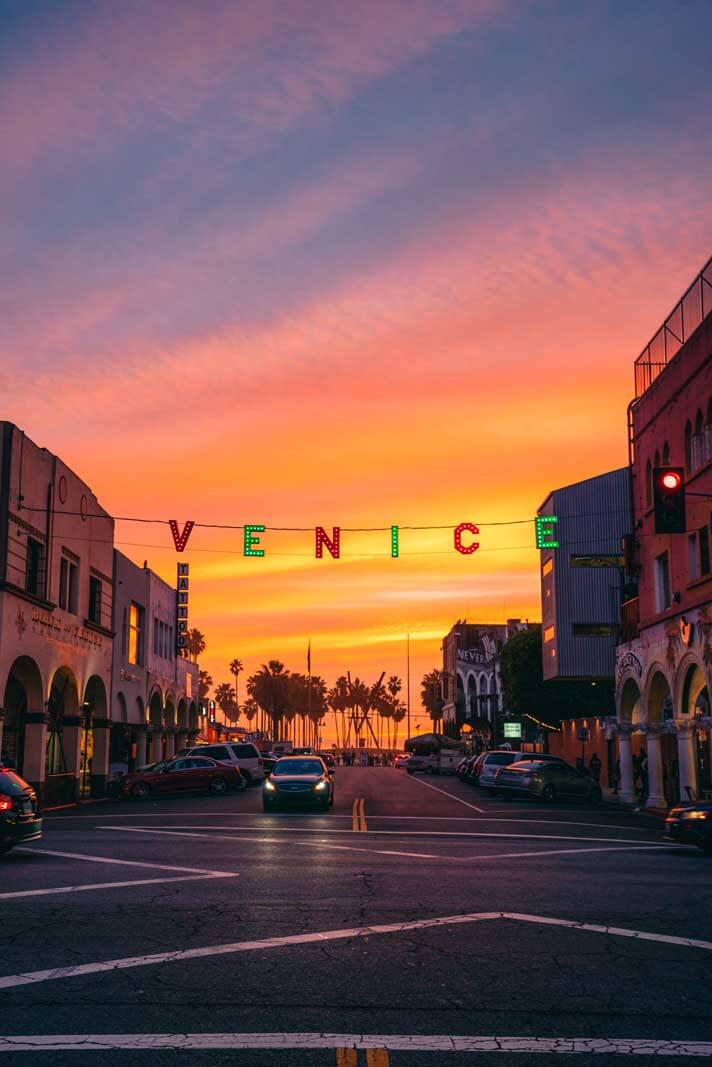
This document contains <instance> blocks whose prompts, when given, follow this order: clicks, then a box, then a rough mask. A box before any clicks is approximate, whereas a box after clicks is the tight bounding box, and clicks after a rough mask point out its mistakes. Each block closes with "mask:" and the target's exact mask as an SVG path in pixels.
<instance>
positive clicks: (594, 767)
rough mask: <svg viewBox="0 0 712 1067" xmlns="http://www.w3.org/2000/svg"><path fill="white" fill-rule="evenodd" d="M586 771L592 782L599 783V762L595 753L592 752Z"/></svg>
mask: <svg viewBox="0 0 712 1067" xmlns="http://www.w3.org/2000/svg"><path fill="white" fill-rule="evenodd" d="M588 771H589V774H590V775H591V777H592V778H593V780H594V782H600V781H601V761H600V759H599V758H598V753H597V752H594V753H593V755H592V756H591V759H590V760H589V761H588Z"/></svg>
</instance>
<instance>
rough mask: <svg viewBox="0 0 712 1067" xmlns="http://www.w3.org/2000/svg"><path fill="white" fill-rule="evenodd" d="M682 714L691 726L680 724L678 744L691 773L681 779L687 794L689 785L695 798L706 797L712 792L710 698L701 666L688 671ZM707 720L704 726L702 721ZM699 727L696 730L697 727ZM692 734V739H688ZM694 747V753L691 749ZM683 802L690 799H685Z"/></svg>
mask: <svg viewBox="0 0 712 1067" xmlns="http://www.w3.org/2000/svg"><path fill="white" fill-rule="evenodd" d="M680 714H681V715H683V716H685V717H686V718H687V719H688V722H689V725H687V724H685V725H684V726H683V724H682V723H678V743H679V746H680V757H681V759H680V763H681V765H682V766H684V768H685V770H686V771H687V774H686V775H684V776H683V777H684V778H685V780H684V781H683V780H682V779H681V785H682V787H683V792H684V793H686V792H687V786H688V785H690V786H691V788H692V789H694V796H702V795H703V792H704V791H706V790H709V789H712V774H711V773H710V755H711V754H712V753H711V752H710V749H711V747H712V746H711V743H710V729H709V725H708V723H709V721H710V719H709V717H710V696H709V689H708V687H707V681H706V679H705V676H704V674H703V673H702V670H701V668H700V665H699V664H698V663H692V664H690V665H689V666H688V667H687V669H686V670H685V671H684V676H683V681H682V692H681V698H680ZM701 719H702V720H704V724H703V723H700V720H701ZM695 727H696V728H695ZM688 734H689V737H688ZM688 746H691V751H690V752H688V751H687V748H688ZM686 758H689V759H690V761H691V762H692V768H688V767H687V763H686ZM687 778H694V781H693V782H691V783H690V782H687ZM682 799H683V800H686V799H687V796H686V795H684V796H682Z"/></svg>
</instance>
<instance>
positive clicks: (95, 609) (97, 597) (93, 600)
mask: <svg viewBox="0 0 712 1067" xmlns="http://www.w3.org/2000/svg"><path fill="white" fill-rule="evenodd" d="M101 590H102V583H101V579H99V578H95V577H94V575H93V574H92V575H91V577H90V578H89V615H88V617H89V621H90V622H95V623H96V624H97V625H99V624H100V623H101Z"/></svg>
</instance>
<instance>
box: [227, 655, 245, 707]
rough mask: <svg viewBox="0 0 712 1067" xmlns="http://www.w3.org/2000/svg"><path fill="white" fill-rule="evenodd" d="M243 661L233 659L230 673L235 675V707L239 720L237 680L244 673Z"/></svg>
mask: <svg viewBox="0 0 712 1067" xmlns="http://www.w3.org/2000/svg"><path fill="white" fill-rule="evenodd" d="M243 669H244V668H243V666H242V660H241V659H237V658H235V659H233V660H231V661H230V673H231V674H234V675H235V706H236V707H237V718H238V719H239V718H240V698H239V696H238V691H237V679H238V677H239V675H240V674H241V673H242V671H243Z"/></svg>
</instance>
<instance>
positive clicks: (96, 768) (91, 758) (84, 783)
mask: <svg viewBox="0 0 712 1067" xmlns="http://www.w3.org/2000/svg"><path fill="white" fill-rule="evenodd" d="M81 714H82V734H81V744H80V746H79V795H80V797H88V796H91V795H92V793H94V794H98V793H100V792H102V791H103V789H102V786H103V784H104V783H105V780H106V770H107V760H108V743H107V742H108V727H107V701H106V688H105V686H104V682H103V680H102V679H101V678H100V677H99V676H98V675H97V674H94V675H92V677H91V678H90V679H89V681H88V682H87V684H86V688H85V689H84V699H83V701H82V711H81Z"/></svg>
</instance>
